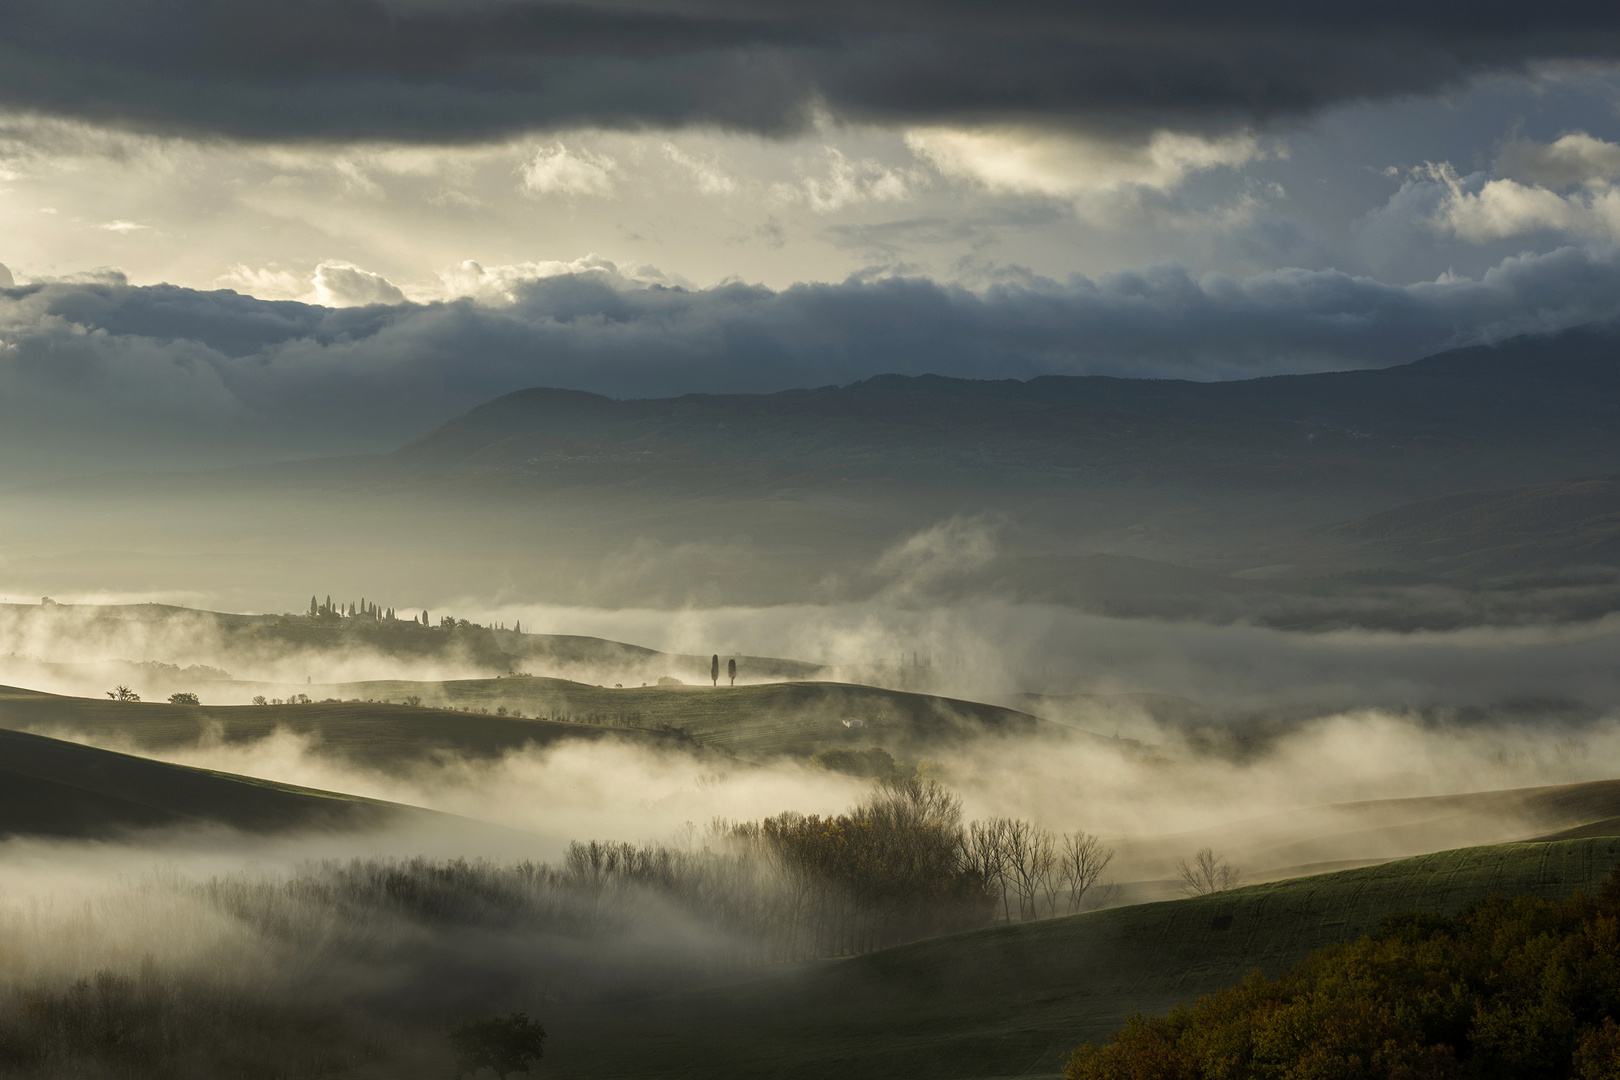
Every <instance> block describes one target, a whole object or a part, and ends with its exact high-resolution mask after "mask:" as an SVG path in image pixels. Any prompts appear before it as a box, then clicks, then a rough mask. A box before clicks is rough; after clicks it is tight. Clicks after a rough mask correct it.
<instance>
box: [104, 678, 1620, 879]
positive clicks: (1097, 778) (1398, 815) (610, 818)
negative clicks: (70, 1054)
mask: <svg viewBox="0 0 1620 1080" xmlns="http://www.w3.org/2000/svg"><path fill="white" fill-rule="evenodd" d="M1109 718H1112V719H1113V720H1114V721H1119V722H1121V724H1120V726H1121V727H1126V728H1128V730H1129V731H1130V732H1131V733H1132V734H1131V736H1127V737H1119V738H1102V739H1095V738H1084V739H1080V738H1073V737H1069V736H1067V735H1065V734H1064V733H1062V732H1061V731H1060V732H1057V733H1054V735H1053V736H1052V737H1036V736H1027V735H1025V736H984V737H981V738H979V739H977V740H975V741H971V742H962V743H954V744H947V745H941V746H939V747H937V748H936V749H933V750H930V751H929V752H928V753H927V754H926V756H920V757H915V758H913V759H911V760H906V759H903V758H899V755H898V753H897V754H895V755H894V757H893V758H891V759H889V760H894V765H893V768H894V769H895V770H897V771H898V772H900V773H903V774H905V775H912V774H919V775H922V776H924V777H928V778H932V779H935V780H937V781H939V782H941V783H943V784H945V785H946V786H947V787H949V788H950V789H951V790H952V791H954V792H957V793H959V794H960V796H961V798H962V800H963V809H964V813H965V814H966V815H967V816H968V817H970V818H975V819H994V818H1016V819H1024V820H1029V821H1031V822H1035V823H1037V824H1039V825H1041V826H1043V827H1045V828H1048V829H1051V830H1053V831H1054V832H1058V833H1063V832H1073V831H1084V832H1088V833H1093V834H1097V835H1099V836H1101V837H1103V838H1104V839H1105V840H1107V841H1108V842H1109V843H1113V844H1118V845H1126V846H1129V845H1133V844H1134V845H1137V847H1136V848H1135V849H1134V850H1135V854H1134V855H1133V856H1132V857H1130V858H1124V859H1123V860H1122V862H1121V864H1120V867H1119V868H1118V869H1119V872H1120V873H1121V874H1122V875H1125V877H1158V876H1163V875H1165V874H1166V873H1168V872H1169V866H1170V864H1171V863H1173V861H1174V859H1176V858H1180V857H1184V856H1186V855H1188V854H1190V853H1191V851H1192V850H1194V849H1195V848H1196V847H1199V846H1204V845H1205V844H1206V843H1208V844H1218V845H1220V846H1222V847H1223V848H1226V849H1230V850H1232V851H1234V852H1239V851H1241V852H1242V853H1243V856H1244V858H1245V860H1246V864H1247V866H1248V867H1249V869H1251V870H1256V871H1258V870H1261V869H1265V868H1276V867H1286V866H1295V865H1303V864H1312V863H1320V862H1328V861H1332V860H1342V859H1378V858H1393V857H1400V856H1405V855H1410V854H1416V853H1419V852H1424V851H1433V850H1438V849H1440V848H1444V847H1451V846H1461V845H1465V844H1472V843H1490V842H1496V841H1500V840H1508V839H1524V838H1528V837H1530V836H1534V835H1539V834H1542V833H1546V832H1550V831H1553V830H1555V829H1560V828H1566V827H1570V826H1573V825H1577V824H1585V823H1587V822H1590V821H1595V820H1599V819H1602V818H1606V817H1620V801H1616V802H1615V805H1614V806H1613V808H1612V810H1611V809H1609V803H1608V802H1605V801H1603V800H1605V799H1608V798H1609V796H1608V795H1603V794H1601V793H1599V795H1594V796H1593V798H1595V799H1597V802H1595V803H1594V802H1592V801H1591V800H1590V799H1589V800H1587V801H1586V802H1581V803H1579V805H1577V806H1575V808H1573V809H1570V808H1568V807H1565V808H1563V809H1556V810H1549V809H1547V808H1545V807H1539V806H1528V807H1527V806H1521V805H1520V804H1519V803H1518V802H1516V801H1514V800H1506V801H1501V800H1498V801H1496V802H1489V801H1486V802H1477V801H1476V802H1474V803H1467V804H1466V805H1464V804H1459V805H1458V806H1457V807H1451V808H1442V809H1436V808H1435V807H1433V806H1417V805H1403V806H1396V807H1383V808H1364V809H1350V810H1346V811H1343V812H1335V813H1333V814H1329V815H1326V816H1323V815H1320V814H1316V813H1315V808H1320V807H1323V806H1327V805H1331V804H1350V803H1360V802H1367V801H1373V800H1400V799H1417V798H1422V797H1433V796H1449V795H1457V794H1461V793H1473V792H1495V791H1501V790H1506V789H1521V788H1534V787H1541V786H1548V785H1563V784H1572V783H1579V782H1585V781H1602V780H1610V779H1612V778H1616V777H1620V715H1617V714H1610V715H1605V716H1601V717H1598V718H1596V719H1580V720H1576V721H1568V722H1560V723H1558V724H1553V725H1548V724H1542V723H1516V722H1504V721H1501V720H1490V721H1484V722H1475V723H1463V722H1459V721H1458V720H1456V719H1455V718H1448V717H1434V716H1424V715H1421V714H1412V713H1396V712H1390V711H1384V710H1358V711H1354V712H1347V713H1338V714H1330V715H1327V716H1322V717H1317V718H1314V719H1310V720H1303V721H1296V722H1290V723H1287V724H1283V725H1270V726H1266V727H1264V728H1256V729H1254V730H1251V731H1249V732H1247V733H1245V734H1242V735H1241V736H1238V735H1234V734H1233V733H1232V731H1231V729H1230V728H1225V727H1222V728H1217V729H1213V730H1211V729H1205V728H1199V727H1186V726H1182V725H1179V724H1166V723H1162V722H1160V721H1159V720H1156V719H1155V718H1154V717H1153V716H1152V715H1151V714H1150V713H1149V712H1148V711H1146V710H1141V709H1138V710H1135V711H1131V710H1130V709H1129V707H1128V706H1126V705H1122V704H1120V703H1117V702H1116V703H1111V704H1110V707H1109V709H1108V712H1107V715H1106V716H1105V715H1104V714H1102V713H1101V712H1099V711H1097V710H1095V709H1091V708H1089V707H1087V706H1086V705H1085V704H1083V703H1082V704H1077V705H1072V706H1071V711H1070V712H1069V713H1068V714H1067V719H1068V720H1070V721H1071V722H1073V723H1075V724H1077V725H1089V726H1092V727H1101V726H1103V723H1104V722H1105V721H1106V720H1107V719H1109ZM874 737H875V738H880V735H878V734H877V733H874ZM99 744H100V745H105V746H107V747H108V748H111V749H124V750H134V749H135V747H134V746H133V745H132V744H131V743H129V742H124V741H121V740H117V739H112V740H108V739H102V740H99ZM140 752H142V753H145V754H147V755H148V756H156V757H160V758H162V759H164V760H169V761H173V762H177V763H180V764H186V765H193V766H199V767H203V768H208V769H215V770H220V771H225V772H233V773H240V774H243V775H248V776H254V777H260V778H263V779H267V780H275V781H280V782H285V783H294V784H300V785H305V786H310V787H317V788H323V789H327V790H336V791H345V792H351V793H354V794H360V795H365V796H369V797H374V798H381V799H387V800H391V801H396V802H402V803H407V804H411V805H417V806H423V807H428V808H431V809H435V810H442V811H447V812H450V813H454V814H458V815H462V816H465V817H469V818H477V819H481V820H485V821H490V822H495V823H498V824H500V825H504V826H510V827H513V828H516V829H521V830H524V831H525V833H526V834H531V835H532V836H533V837H534V838H535V843H534V846H533V847H532V848H531V849H529V850H530V851H537V852H539V853H540V854H541V855H545V856H547V857H553V856H555V855H556V854H557V853H558V852H560V851H561V850H563V848H564V847H565V845H566V844H567V843H568V842H569V841H572V840H577V839H581V838H593V839H603V840H612V841H625V842H635V843H640V842H645V841H648V840H650V839H659V838H667V837H668V836H670V835H672V833H673V831H674V830H676V829H677V828H679V827H683V825H682V823H697V824H698V825H702V824H704V823H707V822H710V821H714V820H717V819H720V820H732V821H736V820H754V819H760V818H764V817H766V816H769V815H771V814H776V813H780V812H783V811H789V810H791V811H797V812H802V813H808V814H830V813H833V812H835V811H837V810H839V809H840V808H842V807H844V806H846V805H848V804H849V803H850V802H852V801H853V800H854V799H856V798H858V797H859V794H860V792H861V791H862V790H863V789H864V787H865V785H866V784H868V783H869V781H867V780H863V779H859V778H857V777H855V776H851V775H846V774H844V773H842V772H839V771H836V769H837V768H838V767H839V766H840V762H839V761H838V759H837V758H834V757H832V756H830V755H820V756H816V757H803V756H793V757H777V758H772V759H769V760H765V761H762V762H751V761H746V760H739V759H730V760H727V759H726V758H724V757H721V756H719V755H715V754H709V753H693V752H689V751H680V750H667V749H658V748H655V747H652V746H647V745H637V744H632V743H626V742H619V741H613V740H593V741H586V740H564V741H560V742H557V743H553V744H551V745H549V746H545V747H535V746H529V747H525V748H523V749H519V750H515V751H511V752H508V753H506V754H504V755H502V756H500V757H498V758H494V759H489V758H483V759H470V758H464V757H458V756H454V755H450V754H442V753H441V754H436V755H433V756H432V757H430V758H428V759H426V760H422V761H420V762H417V763H415V764H414V765H411V766H410V767H408V768H404V769H401V768H397V767H391V768H389V769H388V770H387V771H383V770H381V769H370V768H365V767H363V766H359V765H356V764H355V763H353V762H352V761H349V760H347V759H344V758H342V757H340V756H335V755H333V754H331V753H328V752H326V751H325V749H324V748H323V747H322V745H321V744H320V743H319V742H318V741H316V740H313V739H311V738H309V737H305V736H299V735H296V734H293V733H290V732H286V731H278V732H277V733H275V734H274V735H272V736H271V737H269V738H266V739H263V740H260V741H257V742H251V743H241V742H234V743H225V742H223V741H221V740H219V739H217V738H213V739H205V740H204V741H203V742H201V743H199V744H196V745H191V746H184V747H176V748H172V749H168V750H164V751H160V752H155V753H154V752H153V751H149V750H148V751H140ZM895 759H898V760H895ZM829 766H831V767H829ZM1599 796H1601V797H1599ZM1616 798H1617V799H1620V795H1617V796H1616ZM1387 828H1393V829H1396V831H1394V832H1388V831H1380V830H1385V829H1387ZM1351 834H1354V835H1351ZM1176 836H1186V837H1194V836H1197V837H1202V838H1203V839H1202V840H1201V841H1200V842H1198V843H1193V841H1192V840H1190V839H1189V840H1187V841H1186V842H1181V841H1176V840H1173V839H1171V838H1174V837H1176ZM1347 837H1348V838H1347ZM1143 845H1146V846H1143ZM1182 848H1186V850H1181V849H1182ZM393 850H396V851H403V850H406V849H405V848H402V847H397V846H396V847H395V848H394V849H393ZM1256 860H1259V861H1258V862H1256ZM1122 880H1123V878H1122Z"/></svg>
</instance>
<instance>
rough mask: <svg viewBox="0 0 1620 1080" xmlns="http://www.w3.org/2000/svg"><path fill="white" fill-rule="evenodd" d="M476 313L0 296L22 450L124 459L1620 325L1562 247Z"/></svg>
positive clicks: (1309, 358)
mask: <svg viewBox="0 0 1620 1080" xmlns="http://www.w3.org/2000/svg"><path fill="white" fill-rule="evenodd" d="M445 285H446V287H447V288H448V289H453V290H455V291H457V292H460V293H462V294H463V295H462V296H461V298H459V299H455V300H448V301H439V302H435V303H427V304H418V303H410V302H402V299H401V297H400V294H399V291H398V289H397V288H395V287H394V286H393V285H392V284H391V283H389V282H388V281H387V280H386V279H384V278H381V277H379V276H378V275H376V274H372V273H369V272H367V271H365V270H362V269H359V268H356V267H351V266H335V265H334V266H323V267H321V268H320V271H319V275H318V278H317V287H318V288H319V289H321V290H323V291H326V292H330V293H332V294H334V295H336V294H341V295H343V296H344V297H345V298H347V299H351V300H358V301H362V302H364V303H363V305H362V306H353V307H345V308H331V307H325V306H320V305H312V304H306V303H302V302H297V301H282V302H270V301H264V300H258V299H255V298H252V297H249V296H244V295H241V294H239V293H235V292H229V291H216V292H199V291H194V290H189V289H180V288H174V287H170V286H158V287H150V286H147V287H141V286H131V285H128V284H126V283H124V282H122V281H120V280H118V279H116V278H114V279H107V280H102V281H78V282H57V283H53V284H32V285H25V286H18V287H13V288H11V289H8V290H6V291H5V292H3V293H0V403H3V405H0V408H3V410H4V412H3V415H0V426H3V427H4V429H5V431H6V432H7V442H8V443H9V444H11V445H8V446H7V447H6V449H7V451H8V453H12V454H14V455H15V454H16V453H19V452H24V451H27V450H32V451H33V452H35V453H36V454H37V453H45V454H47V455H56V454H60V453H67V452H70V451H71V450H73V449H75V448H76V449H78V450H80V451H85V450H86V449H87V448H91V447H93V438H92V437H89V435H88V433H94V437H96V438H111V439H114V440H115V441H116V442H117V444H118V446H119V447H120V449H119V450H118V451H117V453H118V455H119V461H120V462H121V463H124V464H127V463H130V462H131V461H135V460H137V459H138V458H139V457H140V454H141V452H142V451H141V449H140V448H141V447H145V448H146V452H147V453H148V454H155V455H158V456H161V454H162V453H163V452H165V451H167V452H171V453H173V452H184V451H186V450H187V449H188V448H189V449H190V450H192V451H194V450H195V449H196V448H198V447H204V446H217V445H221V444H229V445H231V446H232V447H233V448H235V450H236V451H237V452H238V453H241V452H243V451H244V449H245V448H255V447H256V448H258V449H260V450H264V449H271V450H279V451H280V452H281V453H291V452H302V453H310V452H320V451H335V450H343V449H362V448H363V449H380V448H385V447H388V446H391V445H397V444H399V443H402V442H404V441H406V440H407V439H409V438H411V437H413V436H415V435H417V434H420V433H421V432H422V431H424V430H426V429H428V428H430V427H432V426H435V425H437V424H438V423H440V422H442V421H444V420H446V419H448V418H450V417H451V416H453V415H455V414H456V413H458V412H460V411H462V410H464V409H466V408H469V407H471V406H472V405H475V404H477V403H479V402H481V401H484V400H486V399H488V398H491V397H494V396H496V395H498V394H501V393H505V392H507V391H511V390H516V389H519V388H522V387H528V386H536V385H552V386H567V387H574V388H580V389H587V390H593V391H597V392H600V393H605V394H610V395H614V396H619V397H652V396H660V395H669V394H678V393H682V392H690V391H707V392H727V391H733V392H735V391H772V390H779V389H784V388H788V387H796V386H814V385H826V384H828V383H847V382H850V381H853V380H857V379H861V378H865V377H868V376H872V375H876V374H880V373H886V372H900V373H906V374H921V373H939V374H946V375H956V376H966V377H971V378H1000V377H1009V376H1012V377H1018V378H1028V377H1032V376H1036V375H1043V374H1111V375H1120V374H1133V375H1153V376H1167V377H1186V378H1198V379H1209V378H1233V377H1243V376H1253V375H1266V374H1275V373H1280V372H1292V371H1310V370H1323V369H1339V368H1349V367H1366V366H1384V365H1388V364H1392V363H1398V362H1402V361H1406V360H1412V359H1416V358H1417V357H1419V356H1422V355H1424V354H1426V353H1429V352H1433V351H1436V350H1438V349H1441V348H1444V347H1447V346H1452V345H1460V344H1465V343H1472V342H1476V341H1481V340H1495V339H1500V338H1503V337H1507V336H1510V335H1514V334H1520V333H1532V332H1544V331H1551V330H1556V329H1560V328H1563V327H1568V326H1573V325H1577V324H1581V323H1586V322H1591V321H1594V320H1612V319H1614V318H1616V317H1617V316H1620V255H1617V254H1616V252H1615V251H1614V250H1613V249H1609V250H1602V251H1600V250H1592V249H1585V248H1580V247H1562V248H1559V249H1556V250H1554V251H1551V252H1549V253H1547V254H1544V255H1523V256H1517V257H1514V258H1510V259H1507V260H1504V261H1503V262H1502V263H1500V264H1499V265H1497V266H1495V267H1493V268H1491V269H1490V270H1489V271H1488V272H1487V273H1485V274H1483V275H1481V276H1480V277H1478V278H1460V277H1457V276H1449V277H1446V278H1443V279H1440V280H1436V281H1430V282H1424V283H1419V284H1415V285H1408V286H1394V285H1387V284H1382V283H1379V282H1377V281H1375V280H1372V279H1368V278H1359V277H1352V276H1350V275H1346V274H1343V273H1340V272H1337V271H1331V270H1327V271H1303V270H1284V271H1273V272H1268V273H1264V274H1258V275H1253V276H1250V277H1246V278H1237V277H1230V276H1224V275H1219V274H1209V275H1205V276H1203V277H1201V278H1199V277H1194V276H1193V275H1191V274H1189V273H1188V272H1187V271H1186V270H1185V269H1184V268H1182V267H1179V266H1176V265H1173V264H1165V265H1160V266H1156V267H1152V268H1149V269H1147V270H1143V271H1139V272H1131V273H1121V274H1114V275H1108V276H1104V277H1101V278H1098V279H1095V280H1094V279H1090V278H1085V277H1076V278H1074V279H1072V280H1070V281H1067V282H1062V283H1060V282H1054V281H1049V280H1031V281H1026V282H1023V283H1018V284H1004V285H999V286H996V287H993V288H990V289H986V290H981V291H974V290H969V289H966V288H963V287H960V286H948V285H942V284H939V283H937V282H934V281H930V280H927V279H922V278H903V277H888V278H879V279H873V280H864V281H863V280H859V279H852V280H849V281H846V282H843V283H839V284H821V285H799V286H794V287H791V288H787V289H782V290H773V289H769V288H765V287H762V286H746V285H722V286H718V287H715V288H710V289H683V288H678V287H675V288H672V287H669V286H667V285H664V284H660V283H657V282H648V281H647V280H645V279H636V278H633V277H631V276H628V275H626V274H625V273H622V272H620V271H619V270H618V268H616V267H614V266H613V265H612V264H611V263H606V262H603V261H601V260H594V261H593V260H583V261H581V262H579V263H576V264H554V265H550V266H544V265H539V264H535V265H530V266H526V267H520V266H511V267H497V268H485V267H481V266H478V265H476V264H466V265H463V266H460V267H457V268H456V269H455V270H454V271H452V272H450V273H447V274H446V276H445Z"/></svg>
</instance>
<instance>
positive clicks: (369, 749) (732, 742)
mask: <svg viewBox="0 0 1620 1080" xmlns="http://www.w3.org/2000/svg"><path fill="white" fill-rule="evenodd" d="M304 689H306V690H307V691H308V692H309V695H310V696H311V697H314V698H317V699H319V698H327V697H341V698H345V699H353V698H362V699H374V700H344V701H341V702H330V703H322V702H317V703H316V704H312V705H242V706H227V705H168V704H162V703H150V702H139V703H135V702H115V701H106V700H98V699H94V698H73V697H62V696H58V695H54V694H45V693H40V692H37V691H32V690H22V689H15V688H10V687H0V727H9V728H13V729H24V730H34V731H44V732H47V733H52V734H55V733H71V734H77V735H83V736H87V737H89V738H93V739H97V740H106V739H117V738H128V739H130V740H132V742H133V744H134V745H136V746H139V747H141V748H143V749H153V750H161V749H168V748H174V747H179V746H185V745H190V744H194V743H196V742H197V741H198V739H200V738H202V737H203V735H204V733H205V732H207V731H209V730H217V732H218V734H219V735H220V736H221V737H223V738H224V739H226V740H227V741H231V742H237V741H248V740H252V739H259V738H263V737H264V736H266V735H269V734H270V733H271V732H272V731H274V730H275V729H276V728H278V727H279V728H284V729H286V730H289V731H293V732H297V733H300V734H307V735H317V736H319V738H320V742H321V747H322V748H323V749H324V750H325V751H327V752H330V753H334V754H337V755H340V756H343V757H346V758H349V759H351V760H355V761H359V762H363V763H365V764H370V765H375V766H379V767H389V766H393V765H402V764H407V763H409V762H412V761H418V760H421V759H424V758H427V757H429V756H431V755H432V754H434V753H435V752H440V751H448V752H452V753H458V754H464V755H468V756H474V757H488V756H495V755H499V754H501V753H504V752H505V751H507V750H513V749H517V748H518V747H521V746H523V745H524V744H525V743H533V744H536V745H546V744H549V743H552V742H555V741H557V740H559V739H565V738H602V737H605V736H609V735H611V734H613V733H615V732H617V733H618V734H619V735H621V736H622V737H628V738H632V739H638V740H643V741H648V742H651V743H655V744H666V743H668V744H678V743H682V742H687V741H688V740H690V741H693V742H696V743H698V744H701V745H705V746H713V747H715V748H717V749H721V750H725V751H730V752H733V753H736V754H739V755H742V756H744V757H752V756H768V755H771V754H778V753H799V754H806V753H812V752H815V751H817V750H822V749H826V748H828V747H838V746H868V745H874V744H881V745H885V746H888V747H890V748H892V749H894V750H896V751H899V752H903V753H907V754H911V755H926V754H927V753H928V752H929V750H930V749H931V748H933V747H942V746H946V745H950V744H952V743H957V742H961V741H965V740H967V739H969V738H973V737H977V736H981V735H986V734H1004V735H1031V734H1050V735H1067V736H1074V737H1079V738H1099V737H1098V736H1091V735H1089V734H1087V733H1083V732H1078V731H1077V730H1076V729H1073V728H1068V727H1065V726H1063V725H1061V724H1055V723H1051V722H1049V721H1045V720H1040V719H1038V718H1036V717H1034V716H1030V715H1029V714H1027V713H1021V712H1016V711H1014V710H1012V709H1003V708H999V707H997V706H994V705H984V704H980V703H977V702H971V701H958V700H955V699H952V698H942V697H934V696H931V695H927V694H913V693H908V692H905V691H900V690H884V689H880V688H877V687H870V686H857V685H850V684H844V683H765V684H759V685H754V686H738V687H728V686H722V687H707V686H705V687H697V686H647V687H634V688H629V687H627V688H624V689H611V688H606V689H605V688H601V687H595V686H590V685H588V684H585V683H576V682H569V681H567V680H563V679H547V678H532V677H508V678H502V679H468V680H459V681H452V682H401V681H387V682H365V683H350V684H346V685H336V686H309V687H305V688H304ZM412 696H415V697H420V698H421V699H422V700H423V705H422V706H420V707H412V706H407V705H400V704H397V702H399V701H400V700H402V699H404V698H406V697H412ZM390 701H392V702H394V703H393V704H390V703H389V702H390ZM433 706H442V707H438V708H436V707H433ZM502 707H505V708H507V709H517V710H521V711H522V712H523V713H524V714H525V715H526V716H527V717H531V718H530V719H522V718H518V717H514V716H497V715H493V713H494V710H495V709H498V708H502ZM462 708H467V709H471V710H473V711H471V712H465V713H464V712H460V711H459V710H460V709H462ZM478 710H489V714H487V715H486V714H485V713H483V712H480V711H478ZM534 717H550V718H551V719H534ZM847 719H858V720H860V721H861V726H852V727H846V726H845V724H844V721H845V720H847Z"/></svg>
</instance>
